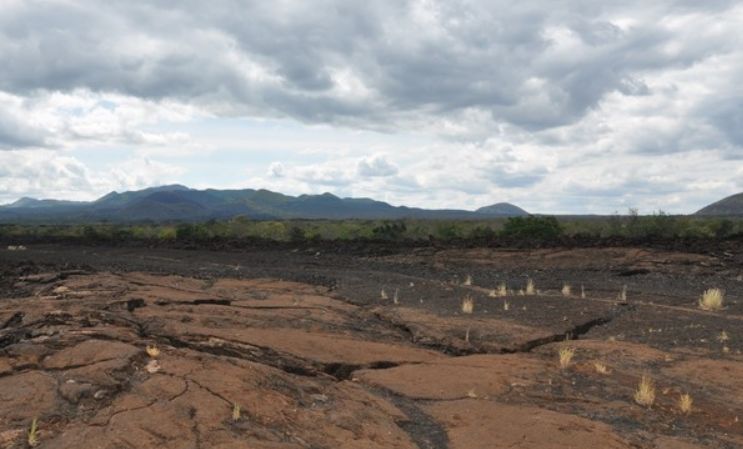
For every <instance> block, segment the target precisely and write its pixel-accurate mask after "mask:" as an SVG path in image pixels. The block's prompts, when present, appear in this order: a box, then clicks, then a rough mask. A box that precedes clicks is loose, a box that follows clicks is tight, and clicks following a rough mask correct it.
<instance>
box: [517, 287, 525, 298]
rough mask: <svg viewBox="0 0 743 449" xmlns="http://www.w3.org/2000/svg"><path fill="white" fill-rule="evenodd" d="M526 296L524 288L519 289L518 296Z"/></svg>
mask: <svg viewBox="0 0 743 449" xmlns="http://www.w3.org/2000/svg"><path fill="white" fill-rule="evenodd" d="M525 294H526V293H525V292H524V289H523V288H520V289H519V292H518V295H519V296H524V295H525Z"/></svg>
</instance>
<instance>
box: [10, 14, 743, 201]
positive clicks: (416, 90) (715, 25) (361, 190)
mask: <svg viewBox="0 0 743 449" xmlns="http://www.w3.org/2000/svg"><path fill="white" fill-rule="evenodd" d="M0 61H2V66H3V67H2V70H0V203H7V202H11V201H14V200H16V199H18V198H20V197H23V196H30V197H35V198H59V199H76V200H91V199H95V198H97V197H99V196H102V195H103V194H105V193H108V192H110V191H113V190H116V191H124V190H134V189H141V188H145V187H150V186H156V185H163V184H171V183H180V184H184V185H187V186H189V187H193V188H265V189H269V190H273V191H278V192H282V193H285V194H292V195H297V194H303V193H323V192H331V193H333V194H336V195H338V196H341V197H371V198H374V199H378V200H382V201H387V202H390V203H392V204H395V205H402V204H405V205H410V206H418V207H427V208H461V209H474V208H477V207H481V206H485V205H488V204H492V203H497V202H502V201H507V202H511V203H513V204H516V205H518V206H520V207H523V208H525V209H526V210H528V211H530V212H540V213H555V214H560V213H613V212H616V211H619V212H623V211H626V210H627V209H628V208H638V209H639V210H640V212H641V213H650V212H653V211H656V210H663V211H666V212H669V213H691V212H694V211H695V210H697V209H699V208H701V207H702V206H705V205H706V204H708V203H710V202H713V201H716V200H719V199H721V198H723V197H725V196H728V195H731V194H734V193H738V192H740V191H743V2H740V1H735V0H729V1H728V0H706V1H696V0H654V1H652V2H648V1H647V0H626V1H621V2H608V1H599V0H595V1H589V0H522V1H501V0H490V1H485V0H482V1H466V0H389V1H388V0H374V1H369V0H363V1H361V0H312V1H309V0H271V1H263V0H255V1H248V0H246V1H239V0H210V1H208V2H205V1H201V0H183V1H179V2H169V1H164V0H162V1H154V0H138V1H131V0H107V1H105V2H102V1H97V0H44V1H41V0H0Z"/></svg>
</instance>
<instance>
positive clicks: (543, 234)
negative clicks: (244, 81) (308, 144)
mask: <svg viewBox="0 0 743 449" xmlns="http://www.w3.org/2000/svg"><path fill="white" fill-rule="evenodd" d="M57 223H58V222H55V224H48V223H38V224H37V223H36V222H29V223H28V224H0V239H2V240H4V241H6V242H13V243H14V242H24V241H39V240H45V239H46V240H78V241H85V242H91V243H107V242H108V243H111V242H122V241H139V242H143V243H146V244H167V243H178V242H219V241H229V242H230V243H232V244H234V243H238V242H240V241H243V242H251V241H256V240H268V241H284V242H293V243H302V242H312V241H315V240H376V241H394V242H398V241H418V242H423V241H428V240H430V239H431V238H435V239H437V240H441V241H464V240H470V241H482V240H483V239H497V238H499V237H502V238H506V239H508V240H511V241H513V240H517V241H519V242H522V243H524V244H527V243H528V242H537V243H539V242H543V241H558V240H559V239H560V238H562V237H563V236H567V237H572V238H574V237H582V238H589V239H594V238H617V237H619V238H626V239H630V240H632V241H635V240H638V239H654V238H664V239H669V238H696V239H710V240H712V239H726V238H730V237H733V236H739V235H743V220H741V219H722V218H712V217H697V216H670V215H666V214H665V213H662V212H657V213H655V214H653V215H649V216H640V215H639V214H637V213H634V212H633V213H630V214H628V215H624V216H619V215H615V216H612V217H590V218H588V217H586V218H574V219H568V218H560V219H559V221H558V219H556V218H555V217H545V216H530V217H516V218H508V219H502V218H494V219H488V220H469V221H468V220H451V221H449V220H415V219H409V220H363V219H358V220H280V221H271V220H251V219H248V218H246V217H235V218H232V219H228V220H209V221H205V222H202V223H161V224H155V223H147V222H143V223H120V224H112V223H87V224H75V223H64V224H57ZM12 246H16V247H20V246H23V245H17V244H16V245H12Z"/></svg>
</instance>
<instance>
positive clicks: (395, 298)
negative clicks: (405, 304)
mask: <svg viewBox="0 0 743 449" xmlns="http://www.w3.org/2000/svg"><path fill="white" fill-rule="evenodd" d="M392 302H393V303H394V304H395V305H397V304H400V289H399V288H396V289H395V294H394V295H392Z"/></svg>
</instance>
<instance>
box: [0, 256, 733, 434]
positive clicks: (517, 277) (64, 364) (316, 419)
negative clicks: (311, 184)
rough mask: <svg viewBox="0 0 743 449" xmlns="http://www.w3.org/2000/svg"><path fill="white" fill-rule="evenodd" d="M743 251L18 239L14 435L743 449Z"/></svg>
mask: <svg viewBox="0 0 743 449" xmlns="http://www.w3.org/2000/svg"><path fill="white" fill-rule="evenodd" d="M739 255H740V252H738V251H736V250H735V248H733V250H732V252H731V250H730V249H729V248H728V249H726V250H725V251H721V252H719V253H716V252H714V251H712V252H710V251H696V252H684V251H679V250H661V249H650V248H638V247H613V248H578V249H575V248H574V249H570V248H552V249H538V250H526V249H518V250H517V249H485V248H474V249H436V248H431V247H423V248H401V249H399V250H394V249H393V250H390V249H389V248H387V249H385V251H337V249H333V248H323V247H322V246H318V247H317V248H307V247H304V248H301V249H292V248H287V247H282V248H276V249H270V248H263V249H260V250H258V249H256V250H249V249H244V250H240V251H228V250H223V251H206V250H175V249H148V248H104V247H75V246H69V245H67V246H65V245H29V246H28V249H26V250H25V251H8V250H5V249H2V250H0V272H1V273H2V278H1V279H0V448H23V447H28V446H29V445H35V446H37V447H40V448H111V449H113V448H130V447H131V448H179V449H180V448H183V449H186V448H225V449H226V448H266V449H267V448H271V449H279V448H318V449H319V448H333V449H335V448H359V449H361V448H423V449H429V448H433V449H445V448H452V449H455V448H462V449H478V448H483V449H484V448H488V449H491V448H589V447H601V448H658V449H676V448H681V449H692V448H737V447H743V423H742V422H741V421H740V420H741V419H743V355H742V354H741V351H743V321H742V320H743V301H741V300H740V299H741V298H743V264H741V263H740V260H739ZM528 280H532V281H533V282H534V285H535V289H536V292H535V294H533V295H528V294H526V293H527V292H526V291H523V292H522V290H525V289H526V284H527V282H528ZM500 283H505V284H506V288H507V294H506V296H498V297H492V293H491V292H492V290H493V289H496V287H498V286H499V284H500ZM565 283H568V284H569V285H571V287H572V289H571V292H570V294H563V292H562V291H561V290H562V287H563V285H564V284H565ZM709 287H719V288H723V289H724V290H725V291H726V303H725V308H724V309H722V310H720V311H704V310H700V309H699V307H698V305H697V300H698V298H699V295H700V294H701V293H702V291H703V290H705V289H706V288H709ZM622 291H625V292H626V300H623V299H622V298H621V292H622ZM522 293H523V294H522ZM566 293H567V292H566ZM468 298H469V299H471V300H472V305H473V309H472V313H464V311H463V308H462V303H463V301H465V299H468ZM566 350H568V351H570V350H572V351H574V355H573V357H572V359H571V360H570V362H569V363H568V364H567V365H566V366H564V367H561V366H560V363H559V359H560V356H559V354H560V352H561V351H562V352H563V354H565V351H566ZM597 365H598V366H597ZM643 376H644V377H646V378H648V379H650V380H652V382H653V384H654V391H655V400H654V402H653V403H652V405H640V404H638V403H637V402H636V400H635V397H634V396H635V392H636V390H637V387H638V384H639V382H640V380H641V379H642V377H643ZM685 394H688V395H689V396H690V397H691V398H692V399H693V404H692V406H691V410H690V411H687V412H684V411H682V410H681V408H680V405H679V399H680V397H681V396H682V395H685ZM34 421H35V422H36V430H35V431H34V432H30V430H31V428H32V427H33V426H32V423H33V422H34Z"/></svg>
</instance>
